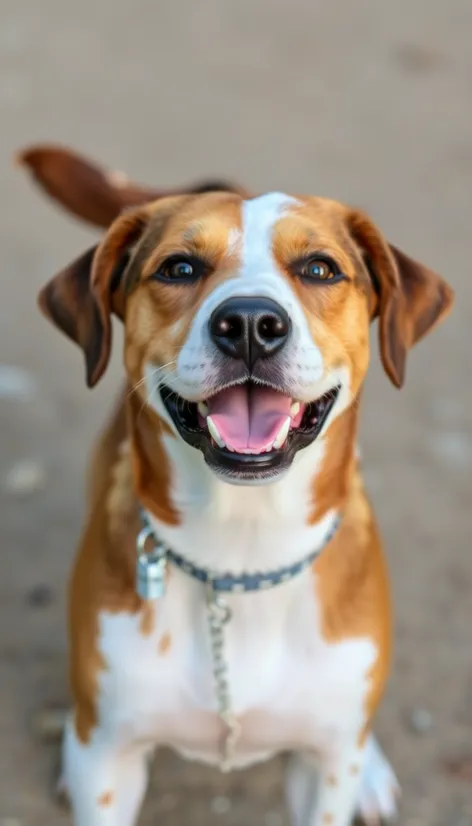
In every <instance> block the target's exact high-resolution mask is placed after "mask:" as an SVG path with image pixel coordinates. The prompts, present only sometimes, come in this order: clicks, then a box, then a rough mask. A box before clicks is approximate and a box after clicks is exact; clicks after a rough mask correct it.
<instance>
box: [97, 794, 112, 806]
mask: <svg viewBox="0 0 472 826" xmlns="http://www.w3.org/2000/svg"><path fill="white" fill-rule="evenodd" d="M97 803H98V805H99V806H111V804H112V803H113V793H112V792H103V794H101V795H100V797H99V798H98V800H97Z"/></svg>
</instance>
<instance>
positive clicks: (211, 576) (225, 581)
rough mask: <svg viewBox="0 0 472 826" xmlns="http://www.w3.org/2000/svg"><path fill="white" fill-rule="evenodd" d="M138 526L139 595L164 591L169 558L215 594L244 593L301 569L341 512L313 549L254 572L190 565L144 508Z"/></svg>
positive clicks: (328, 538)
mask: <svg viewBox="0 0 472 826" xmlns="http://www.w3.org/2000/svg"><path fill="white" fill-rule="evenodd" d="M140 516H141V522H142V530H141V531H140V533H139V534H138V537H137V540H136V550H137V578H136V579H137V591H138V594H139V596H140V597H141V598H142V599H156V598H159V597H161V596H163V594H164V591H165V577H166V568H167V564H168V563H169V562H171V563H172V564H173V565H175V566H176V567H177V568H180V570H181V571H184V573H186V574H188V575H189V576H191V577H193V579H196V580H197V581H198V582H201V583H203V584H205V585H208V586H210V587H211V590H212V592H213V593H215V594H245V593H249V592H254V591H265V590H267V589H269V588H275V587H276V586H277V585H282V584H284V583H285V582H289V581H290V580H292V579H294V577H296V576H298V574H301V573H302V571H305V570H306V569H307V568H308V567H309V566H310V565H311V564H312V563H313V562H314V560H315V559H316V558H317V557H318V556H319V555H320V553H321V552H322V551H323V549H324V548H325V547H326V546H327V545H328V544H329V542H331V540H332V539H333V537H334V535H335V533H336V531H337V529H338V527H339V525H340V523H341V518H342V517H341V516H340V515H338V516H336V517H335V520H334V522H333V524H332V525H331V527H330V528H329V529H328V531H327V532H326V535H325V536H324V537H323V540H322V542H321V543H320V545H319V546H318V547H317V548H315V549H314V550H313V551H310V553H309V554H308V555H307V556H305V557H303V559H300V560H299V561H298V562H295V563H293V564H292V565H287V566H285V567H283V568H277V569H276V570H274V571H264V572H260V573H259V572H257V573H242V574H238V575H235V574H231V573H223V574H221V573H216V572H215V571H212V570H211V569H210V568H203V567H199V566H198V565H194V564H193V562H190V561H189V560H188V559H185V557H183V556H181V554H178V553H176V551H173V550H172V549H171V548H168V547H167V546H166V545H164V544H163V543H162V542H161V541H160V539H159V538H158V536H157V535H156V532H155V530H154V528H153V526H152V524H151V522H150V519H149V517H148V515H147V513H146V511H145V510H144V509H141V511H140ZM148 540H152V541H153V543H154V546H153V548H152V550H150V551H148V552H146V551H145V545H146V543H147V541H148Z"/></svg>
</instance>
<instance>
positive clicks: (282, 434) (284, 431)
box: [274, 416, 291, 448]
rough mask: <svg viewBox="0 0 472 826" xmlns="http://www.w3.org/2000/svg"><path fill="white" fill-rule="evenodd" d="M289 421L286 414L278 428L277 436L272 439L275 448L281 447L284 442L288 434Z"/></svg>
mask: <svg viewBox="0 0 472 826" xmlns="http://www.w3.org/2000/svg"><path fill="white" fill-rule="evenodd" d="M290 421H291V420H290V416H287V418H286V419H285V421H284V423H283V425H282V427H281V428H280V430H279V432H278V433H277V436H276V437H275V439H274V447H275V448H279V447H282V445H283V443H284V442H285V439H286V438H287V436H288V431H289V430H290Z"/></svg>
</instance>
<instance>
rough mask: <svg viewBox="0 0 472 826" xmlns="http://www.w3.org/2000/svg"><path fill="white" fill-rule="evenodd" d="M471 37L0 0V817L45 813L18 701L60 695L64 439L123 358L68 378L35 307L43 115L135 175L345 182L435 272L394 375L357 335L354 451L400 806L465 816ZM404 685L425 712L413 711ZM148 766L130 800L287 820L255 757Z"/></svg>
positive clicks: (289, 13)
mask: <svg viewBox="0 0 472 826" xmlns="http://www.w3.org/2000/svg"><path fill="white" fill-rule="evenodd" d="M471 40H472V6H471V4H470V0H449V2H448V3H442V2H440V0H396V2H395V3H390V4H386V3H382V4H381V3H379V2H378V0H358V2H356V3H352V0H336V2H330V3H315V2H310V1H309V0H291V3H290V4H288V3H286V2H283V0H271V2H269V0H259V1H257V0H256V1H255V0H237V2H236V0H235V1H234V2H229V0H200V2H198V3H196V2H191V0H172V2H160V3H151V2H145V0H133V1H132V0H102V2H101V3H94V2H92V0H81V2H80V3H74V4H72V3H64V2H63V1H62V0H42V2H41V3H37V2H33V0H2V4H1V10H0V123H1V129H0V193H1V199H0V249H1V259H0V261H1V263H0V266H1V281H0V285H1V290H2V292H1V300H0V347H1V351H0V360H1V362H2V363H3V364H6V365H14V366H16V367H21V368H24V369H25V370H26V371H27V374H26V377H25V381H23V384H22V385H21V386H18V382H17V386H16V387H15V386H14V384H13V382H12V376H11V374H10V375H8V374H7V373H6V372H5V371H4V370H3V372H0V379H1V381H0V388H1V392H0V427H1V434H2V438H1V447H0V462H1V464H0V474H1V479H0V482H1V488H2V491H1V519H2V526H3V540H2V557H1V566H2V567H1V576H0V669H1V671H0V743H1V752H0V824H3V826H5V824H10V826H13V824H16V823H18V824H23V825H24V826H60V824H62V823H64V822H65V820H64V818H63V815H62V814H61V813H60V811H59V810H57V809H56V808H55V807H54V805H53V804H52V802H51V800H50V798H49V794H48V787H49V784H50V780H51V776H52V772H53V768H54V765H55V762H56V759H57V751H56V748H55V747H54V746H47V745H45V744H43V743H41V742H39V740H38V738H37V737H36V735H35V733H34V731H33V727H32V723H31V715H32V714H33V713H34V711H35V710H36V709H38V708H40V707H42V706H43V705H45V704H50V703H56V702H57V703H64V702H65V701H66V697H67V690H66V684H65V635H64V586H65V580H66V575H67V571H68V569H69V566H70V561H71V555H72V553H73V548H74V542H75V539H76V536H77V532H78V530H79V527H80V522H81V509H82V482H83V471H84V463H85V458H86V449H87V447H88V445H89V443H90V440H91V438H92V437H93V435H94V433H95V432H96V431H97V428H98V427H99V425H100V422H101V421H102V418H103V414H104V413H105V411H106V409H107V408H108V406H109V404H110V402H111V399H112V398H113V396H114V393H115V389H116V387H117V385H118V376H119V372H120V371H119V352H118V350H119V346H118V347H117V348H116V353H115V361H114V366H113V368H112V369H111V370H110V371H109V373H108V375H107V377H106V379H105V381H104V382H103V385H101V386H100V387H99V388H98V389H97V390H96V391H95V392H94V393H93V395H92V394H89V393H88V392H87V391H86V390H85V388H84V384H83V371H82V363H81V360H80V357H79V355H78V353H77V352H75V351H74V349H73V347H72V346H71V345H69V344H68V343H67V342H66V341H65V339H64V340H62V339H61V338H60V337H59V335H58V334H56V333H55V332H54V331H53V330H52V328H50V327H49V326H48V325H47V324H46V323H45V322H43V321H42V320H41V319H40V317H39V315H38V313H37V311H36V308H35V295H36V292H37V290H38V288H39V287H40V285H41V284H42V283H43V282H44V281H45V280H46V279H48V278H49V277H50V276H51V275H52V274H53V273H54V272H55V271H56V270H57V269H58V268H59V267H61V266H62V265H63V264H65V263H66V262H67V261H68V260H69V259H71V258H72V257H73V256H75V255H76V254H77V253H79V252H81V251H82V249H84V248H85V246H86V244H88V242H89V240H90V236H89V233H87V232H86V231H85V230H84V229H83V228H81V227H79V226H78V225H74V224H73V222H72V221H69V220H68V219H67V218H65V217H64V216H62V215H60V214H58V213H57V211H55V210H54V208H52V207H51V206H50V205H49V204H48V203H46V202H45V201H44V200H42V199H41V198H40V197H38V193H37V192H35V191H33V189H32V187H31V186H30V185H29V183H27V181H26V180H25V179H24V177H22V175H21V174H20V173H18V172H17V171H14V170H13V169H12V168H11V166H10V156H11V154H12V152H13V150H15V149H16V148H17V147H18V146H19V145H23V144H25V143H28V142H30V141H36V140H45V139H53V140H59V141H62V142H65V143H69V144H71V145H74V146H76V147H78V148H80V149H81V150H83V151H84V152H88V153H90V154H92V155H94V156H95V157H97V158H98V159H101V160H102V161H105V162H108V163H109V164H110V165H112V166H116V167H118V168H123V169H125V170H126V171H128V172H129V173H130V174H132V175H133V176H135V177H136V178H141V179H143V180H148V181H149V182H151V181H152V182H153V183H156V184H169V185H171V184H176V183H182V182H187V181H189V180H192V179H194V178H200V177H201V176H205V175H207V174H211V175H217V174H222V175H224V176H226V177H231V176H233V177H234V178H235V179H237V180H241V181H242V182H245V183H247V184H248V185H250V186H251V187H253V188H256V189H258V188H259V189H263V188H270V189H275V188H277V189H282V190H283V189H287V190H290V191H295V192H296V191H309V192H316V193H318V194H325V195H331V196H335V197H340V198H344V199H346V200H348V201H351V202H353V203H356V204H360V205H362V206H364V207H366V208H368V209H369V210H370V212H371V213H372V214H373V215H374V216H375V218H376V219H377V221H378V222H379V223H380V225H381V226H382V227H383V228H384V229H385V231H386V232H387V233H388V236H389V238H390V239H391V240H392V241H394V242H395V244H397V245H400V246H402V247H403V248H404V249H406V250H407V251H408V252H409V253H410V254H412V255H415V256H416V257H418V258H420V259H423V260H424V261H425V262H427V263H428V264H429V265H430V266H431V267H434V268H436V269H437V270H438V271H440V272H442V273H443V274H444V275H445V276H446V277H447V278H448V279H449V280H450V281H451V282H452V284H453V285H454V287H455V288H456V290H457V305H456V308H455V312H454V315H453V317H452V318H451V320H450V321H449V322H448V323H447V324H446V325H445V326H444V327H443V328H442V329H441V330H439V331H438V332H437V333H435V334H434V336H432V337H431V339H430V340H428V341H427V342H426V343H425V344H423V345H421V346H420V347H419V348H418V350H417V351H416V352H415V353H414V355H413V356H412V358H411V362H410V367H409V375H408V382H407V385H406V387H405V389H404V390H403V391H402V392H401V393H397V392H396V391H394V390H393V389H392V388H391V387H389V385H388V382H387V380H386V378H385V377H384V376H383V375H382V374H381V371H380V368H379V367H378V364H377V358H376V354H375V358H374V365H373V368H372V373H371V377H370V380H369V386H368V392H367V397H366V399H365V404H364V419H363V451H364V458H365V466H366V475H367V478H368V483H369V487H370V490H371V494H372V497H373V499H374V501H375V504H376V509H377V513H378V516H379V519H380V523H381V525H382V528H383V532H384V536H385V540H386V545H387V548H388V554H389V559H390V564H391V568H392V576H393V581H394V589H395V604H396V609H397V626H396V632H397V635H396V639H397V653H396V662H395V669H394V673H393V677H392V681H391V685H390V689H389V692H388V696H387V698H386V701H385V703H384V705H383V707H382V711H381V714H380V716H379V721H378V731H379V734H380V738H381V740H382V742H383V744H384V745H385V746H386V748H387V751H388V753H389V755H390V756H391V758H392V760H393V762H394V765H395V766H396V768H397V770H398V773H399V775H400V779H401V781H402V785H403V789H404V799H403V809H402V818H401V822H402V823H403V824H405V826H416V825H418V826H470V824H472V783H471V782H470V779H469V781H467V780H466V779H465V778H464V779H462V780H461V779H460V778H458V777H456V778H454V777H451V776H448V774H447V773H446V772H445V771H444V769H443V761H444V760H447V759H448V758H450V757H461V756H462V755H464V754H467V753H468V752H469V753H470V752H471V751H472V645H471V620H472V596H471V595H472V558H471V552H470V524H471V510H472V472H471V471H472V417H471V412H470V411H471V408H472V393H471V382H470V378H469V377H470V358H471V352H472V347H471V333H470V331H471V326H472V280H471V277H470V272H469V270H470V260H471V247H470V237H471V211H470V203H471V187H472V49H471V46H470V44H471ZM13 378H15V376H13ZM16 379H18V376H16ZM28 379H29V380H28ZM21 393H22V394H23V396H22V398H21ZM19 394H20V396H19ZM25 460H28V462H30V463H31V462H33V466H31V465H30V466H29V468H28V466H27V467H26V468H25V467H24V466H23V469H22V468H21V467H20V468H18V463H19V462H22V461H25ZM28 488H30V489H31V490H30V493H29V494H28V493H27V492H26V491H27V489H28ZM21 490H23V493H21ZM418 709H419V710H424V711H426V712H429V714H430V715H431V718H430V719H429V720H428V717H427V715H426V725H425V726H423V727H424V728H425V729H426V731H424V732H423V733H422V734H419V733H418V732H416V733H415V732H413V731H412V729H411V723H410V717H411V714H412V712H413V711H415V710H418ZM417 717H418V715H416V718H417ZM423 717H424V715H423ZM416 718H415V719H416ZM420 722H421V715H420ZM416 724H417V725H416V727H417V728H418V727H419V728H421V727H422V726H421V725H419V726H418V720H417V719H416ZM154 778H155V779H154V782H153V790H152V793H151V794H150V795H149V797H148V801H147V804H146V809H145V812H144V813H143V817H142V821H141V822H142V824H143V826H150V824H151V823H162V824H164V823H165V824H166V826H167V824H168V826H194V825H195V826H200V825H201V826H203V824H205V826H216V824H221V826H223V825H224V826H236V824H237V825H238V826H240V825H241V824H244V826H255V825H256V824H258V826H260V824H266V826H281V824H285V819H284V818H285V814H284V809H283V805H282V803H281V796H280V773H279V766H278V765H277V764H271V765H269V766H265V767H262V768H261V769H257V770H254V771H251V772H248V773H247V774H241V775H235V776H234V777H230V778H229V779H222V778H221V777H220V776H219V775H218V774H217V773H213V772H209V771H207V770H203V769H200V768H198V767H197V768H195V767H194V766H190V765H188V764H187V765H184V764H183V763H181V762H180V761H178V760H177V759H175V758H173V757H169V756H167V755H165V756H162V757H160V758H159V761H158V764H157V766H156V771H155V773H154ZM2 818H3V820H2ZM8 818H12V820H9V819H8Z"/></svg>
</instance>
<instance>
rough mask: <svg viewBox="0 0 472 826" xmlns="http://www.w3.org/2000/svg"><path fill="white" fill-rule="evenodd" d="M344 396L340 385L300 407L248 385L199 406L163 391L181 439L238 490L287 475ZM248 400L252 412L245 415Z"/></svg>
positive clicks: (276, 392) (277, 392)
mask: <svg viewBox="0 0 472 826" xmlns="http://www.w3.org/2000/svg"><path fill="white" fill-rule="evenodd" d="M339 391H340V386H339V385H336V386H333V387H332V388H331V389H330V390H328V392H326V393H324V394H323V395H322V396H320V397H319V398H317V399H314V400H313V401H312V402H310V403H299V402H297V401H295V400H293V399H291V397H290V396H289V395H288V393H287V391H284V389H283V388H280V387H276V386H269V385H264V386H262V385H259V384H254V383H252V382H245V383H244V384H233V385H231V384H230V385H225V386H224V387H221V388H217V389H215V390H214V391H213V392H212V393H211V394H210V396H209V397H208V398H207V399H206V400H205V401H204V402H199V403H196V402H189V401H188V400H187V399H184V398H183V397H182V396H179V395H178V394H177V393H175V392H174V391H173V390H171V389H170V388H169V387H167V386H166V385H161V387H160V395H161V398H162V401H163V404H164V406H165V408H166V410H167V412H168V414H169V416H170V417H171V419H172V421H173V423H174V425H175V427H176V429H177V431H178V433H179V435H180V436H181V438H182V439H183V440H184V441H185V442H186V443H187V444H189V445H191V446H192V447H194V448H196V449H197V450H200V451H201V452H202V454H203V457H204V459H205V462H206V463H207V465H208V466H209V467H210V468H211V470H212V471H213V472H214V473H215V474H216V475H217V476H218V477H220V478H221V479H222V480H224V481H225V482H228V483H230V484H235V485H261V484H268V483H270V482H273V481H275V480H276V479H279V478H280V477H281V476H282V475H283V474H284V473H286V472H287V471H288V469H289V468H290V466H291V464H292V462H293V460H294V458H295V455H296V454H297V453H298V451H300V450H303V449H304V448H306V447H308V446H309V445H311V444H312V443H313V442H314V441H315V440H316V438H317V437H318V436H319V434H320V432H321V431H322V429H323V426H324V424H325V422H326V420H327V418H328V416H329V414H330V412H331V410H332V408H333V405H334V404H335V402H336V399H337V398H338V395H339ZM244 394H247V400H248V401H247V410H246V409H245V408H244V407H243V409H241V400H242V399H243V402H244V398H245V396H244ZM232 397H234V400H233V401H234V403H233V408H232ZM261 397H262V398H261ZM221 399H223V401H224V404H222V402H221ZM213 411H216V412H213ZM280 411H282V412H280ZM285 412H286V413H287V414H288V415H285ZM240 420H243V425H242V426H241V425H240V424H239V423H240ZM279 425H280V427H279ZM244 427H245V428H247V439H246V440H243V439H242V436H244V437H246V432H245V431H244ZM218 428H219V429H218ZM277 428H279V429H278V430H277ZM241 429H243V433H242V436H241V433H238V431H240V430H241ZM254 431H255V433H256V435H254Z"/></svg>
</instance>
